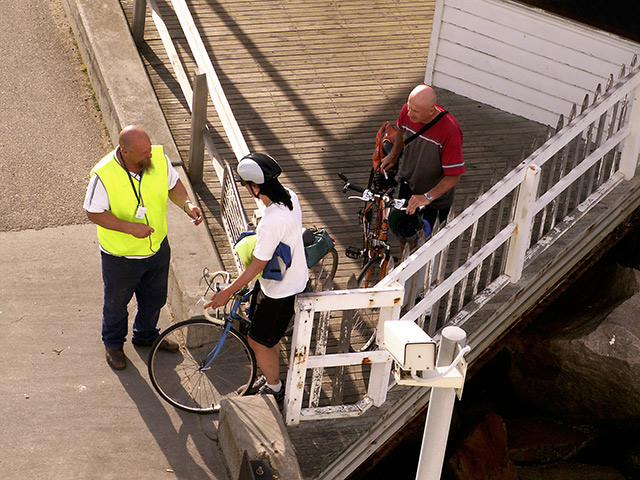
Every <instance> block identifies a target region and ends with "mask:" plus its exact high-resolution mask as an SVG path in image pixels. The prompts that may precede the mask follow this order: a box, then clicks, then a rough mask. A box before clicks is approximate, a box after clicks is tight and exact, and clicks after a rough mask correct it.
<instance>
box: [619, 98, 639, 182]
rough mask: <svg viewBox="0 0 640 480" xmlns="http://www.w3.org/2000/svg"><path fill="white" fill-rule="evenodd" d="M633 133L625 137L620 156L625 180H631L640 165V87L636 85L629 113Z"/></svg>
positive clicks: (621, 170) (621, 169)
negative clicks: (639, 161)
mask: <svg viewBox="0 0 640 480" xmlns="http://www.w3.org/2000/svg"><path fill="white" fill-rule="evenodd" d="M629 124H630V125H631V133H629V136H628V137H627V138H626V139H625V141H624V145H623V147H622V155H621V157H620V172H622V174H623V175H624V178H625V180H631V179H632V178H633V176H634V175H635V173H636V167H637V165H638V153H640V87H636V88H635V90H634V95H633V104H632V105H631V112H630V114H629Z"/></svg>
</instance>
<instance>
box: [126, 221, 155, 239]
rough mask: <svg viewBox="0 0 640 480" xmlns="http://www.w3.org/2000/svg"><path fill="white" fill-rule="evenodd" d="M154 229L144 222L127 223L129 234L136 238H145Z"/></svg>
mask: <svg viewBox="0 0 640 480" xmlns="http://www.w3.org/2000/svg"><path fill="white" fill-rule="evenodd" d="M154 231H155V230H154V229H153V228H151V227H150V226H149V225H146V224H144V223H136V222H131V223H130V224H129V232H128V233H129V234H131V235H133V236H134V237H136V238H147V237H148V236H149V235H151V234H152V233H153V232H154Z"/></svg>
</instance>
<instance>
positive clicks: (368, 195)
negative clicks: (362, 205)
mask: <svg viewBox="0 0 640 480" xmlns="http://www.w3.org/2000/svg"><path fill="white" fill-rule="evenodd" d="M338 176H339V177H340V179H341V180H342V181H343V182H344V186H343V187H342V191H343V192H346V191H347V190H354V191H356V192H359V193H362V196H360V197H358V196H352V197H349V198H357V199H358V200H363V201H365V202H370V201H372V200H374V199H376V198H379V199H380V200H382V201H383V202H384V203H385V205H391V206H392V207H393V208H395V209H396V210H406V209H407V206H406V203H407V201H406V200H405V199H404V198H393V189H389V190H388V191H386V192H380V191H378V190H374V189H369V188H362V187H359V186H357V185H353V184H352V183H351V182H349V179H348V178H347V177H345V176H344V175H343V174H342V173H338Z"/></svg>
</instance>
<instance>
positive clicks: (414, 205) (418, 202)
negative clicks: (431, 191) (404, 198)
mask: <svg viewBox="0 0 640 480" xmlns="http://www.w3.org/2000/svg"><path fill="white" fill-rule="evenodd" d="M429 203H431V202H429V200H427V197H425V196H424V195H412V196H411V198H410V199H409V203H408V204H407V213H408V214H409V215H413V214H414V213H416V210H418V208H420V207H422V206H423V205H429Z"/></svg>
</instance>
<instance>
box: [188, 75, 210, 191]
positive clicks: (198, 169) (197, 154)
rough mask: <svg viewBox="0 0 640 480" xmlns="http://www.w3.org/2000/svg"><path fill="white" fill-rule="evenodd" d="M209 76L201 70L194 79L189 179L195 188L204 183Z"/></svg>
mask: <svg viewBox="0 0 640 480" xmlns="http://www.w3.org/2000/svg"><path fill="white" fill-rule="evenodd" d="M208 93H209V91H208V89H207V74H206V73H204V72H202V71H201V70H200V69H199V68H198V69H196V74H195V77H194V79H193V101H192V102H191V107H192V112H191V136H190V140H189V179H190V180H191V184H192V185H194V186H197V185H200V184H201V183H202V169H203V166H204V132H205V123H206V120H207V99H208Z"/></svg>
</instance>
